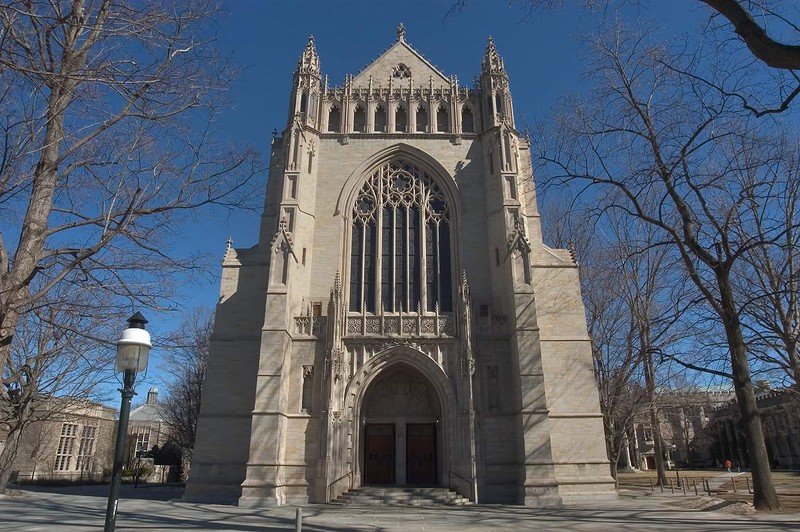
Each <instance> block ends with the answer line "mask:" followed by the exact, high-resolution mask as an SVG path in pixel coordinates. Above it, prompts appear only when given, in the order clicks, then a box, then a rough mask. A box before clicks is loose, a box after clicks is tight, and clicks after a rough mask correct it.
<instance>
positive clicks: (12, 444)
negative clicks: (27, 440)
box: [0, 425, 22, 495]
mask: <svg viewBox="0 0 800 532" xmlns="http://www.w3.org/2000/svg"><path fill="white" fill-rule="evenodd" d="M21 437H22V430H20V428H19V426H13V425H12V427H11V431H9V433H8V436H7V437H6V446H5V447H3V452H2V453H0V495H2V494H3V493H5V492H6V490H7V489H8V488H7V485H8V480H9V479H10V478H11V468H12V467H13V466H14V459H15V458H16V457H17V452H18V451H19V442H20V439H21Z"/></svg>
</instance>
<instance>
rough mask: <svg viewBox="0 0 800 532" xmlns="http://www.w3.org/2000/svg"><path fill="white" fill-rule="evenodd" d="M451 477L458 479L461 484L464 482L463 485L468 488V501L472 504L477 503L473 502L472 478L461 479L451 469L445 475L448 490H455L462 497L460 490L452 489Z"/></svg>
mask: <svg viewBox="0 0 800 532" xmlns="http://www.w3.org/2000/svg"><path fill="white" fill-rule="evenodd" d="M453 477H456V478H457V479H459V480H461V481H462V482H464V483H465V484H467V486H469V497H468V499H469V500H471V501H472V502H474V503H477V502H478V501H476V500H475V489H474V487H473V484H474V479H473V478H465V477H462V476H461V475H459V474H458V473H456V472H455V471H453V470H452V469H451V470H450V471H449V472H448V475H447V487H448V488H450V489H451V490H452V489H455V491H456V492H458V493H459V494H460V495H462V496H463V495H464V493H462V492H461V490H459V489H458V488H453Z"/></svg>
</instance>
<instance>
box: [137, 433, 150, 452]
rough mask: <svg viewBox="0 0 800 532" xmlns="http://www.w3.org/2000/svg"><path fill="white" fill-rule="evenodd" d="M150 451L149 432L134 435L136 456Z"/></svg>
mask: <svg viewBox="0 0 800 532" xmlns="http://www.w3.org/2000/svg"><path fill="white" fill-rule="evenodd" d="M149 449H150V431H147V432H139V433H137V434H136V454H139V453H143V452H147V451H148V450H149Z"/></svg>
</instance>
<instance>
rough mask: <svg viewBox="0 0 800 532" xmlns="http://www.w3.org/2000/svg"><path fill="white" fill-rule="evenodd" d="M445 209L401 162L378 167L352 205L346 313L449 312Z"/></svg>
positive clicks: (425, 178)
mask: <svg viewBox="0 0 800 532" xmlns="http://www.w3.org/2000/svg"><path fill="white" fill-rule="evenodd" d="M450 225H451V209H450V206H449V205H448V203H447V201H446V199H445V196H444V194H443V192H442V190H441V189H440V187H439V185H438V184H436V182H435V181H434V180H433V179H431V177H430V176H429V175H428V174H427V173H426V172H425V171H424V170H422V169H421V168H419V167H418V166H416V165H414V164H413V163H410V162H408V161H403V160H393V161H390V162H388V163H386V164H384V165H383V166H381V167H380V168H378V169H377V170H376V171H375V172H374V173H373V174H372V176H370V178H369V179H367V181H366V182H365V183H364V185H363V186H362V187H361V190H360V191H359V194H358V196H357V197H356V200H355V204H354V205H353V225H352V234H351V239H352V240H351V243H352V246H351V254H350V305H349V307H350V310H351V311H353V312H376V310H377V309H381V310H383V311H385V312H416V311H417V310H418V309H424V310H426V311H433V310H435V309H436V307H437V305H438V308H439V310H441V311H443V312H449V311H451V310H452V262H451V257H450V253H451V250H450V238H451V237H450Z"/></svg>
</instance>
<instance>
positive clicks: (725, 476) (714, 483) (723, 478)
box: [708, 471, 747, 491]
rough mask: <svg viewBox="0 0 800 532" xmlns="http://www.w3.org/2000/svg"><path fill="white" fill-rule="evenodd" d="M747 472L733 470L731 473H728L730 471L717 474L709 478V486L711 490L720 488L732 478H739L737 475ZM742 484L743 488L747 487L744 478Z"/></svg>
mask: <svg viewBox="0 0 800 532" xmlns="http://www.w3.org/2000/svg"><path fill="white" fill-rule="evenodd" d="M745 474H746V473H738V472H736V471H731V472H730V473H728V472H725V473H722V474H721V475H719V476H716V477H714V478H710V479H708V488H709V489H710V490H711V491H714V490H718V489H719V488H721V487H722V486H723V485H724V484H725V483H726V482H729V481H730V480H731V479H732V478H737V477H740V476H742V475H745ZM740 485H741V489H743V490H746V489H747V488H746V487H745V481H744V480H742V482H741V484H740Z"/></svg>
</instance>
